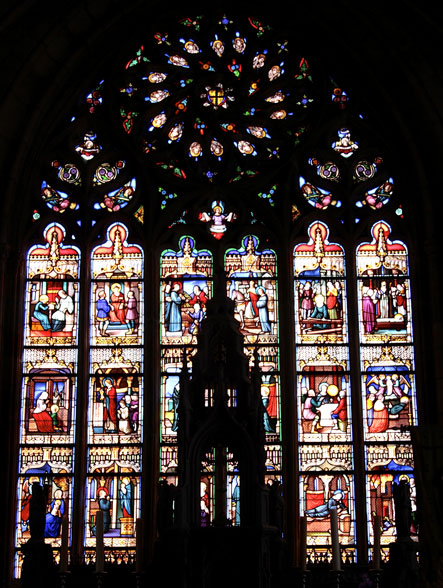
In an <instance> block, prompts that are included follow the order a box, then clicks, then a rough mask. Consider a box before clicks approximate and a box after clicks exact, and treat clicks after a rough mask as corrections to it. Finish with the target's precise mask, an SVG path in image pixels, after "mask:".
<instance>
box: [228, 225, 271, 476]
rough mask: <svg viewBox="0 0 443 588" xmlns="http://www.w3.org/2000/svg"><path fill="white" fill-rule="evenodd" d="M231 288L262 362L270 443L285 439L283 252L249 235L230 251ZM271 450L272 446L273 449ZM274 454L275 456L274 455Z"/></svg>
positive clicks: (250, 353) (251, 352) (252, 355)
mask: <svg viewBox="0 0 443 588" xmlns="http://www.w3.org/2000/svg"><path fill="white" fill-rule="evenodd" d="M225 272H226V289H227V295H228V297H229V298H230V299H231V300H233V301H234V317H235V319H236V320H237V321H238V323H239V330H240V333H241V334H242V335H243V340H244V352H245V354H246V355H247V357H248V358H249V365H250V366H251V367H252V366H253V365H255V362H256V361H258V366H259V368H260V371H261V374H262V375H261V396H262V402H263V406H264V409H265V412H264V428H265V440H266V447H268V443H271V444H276V443H277V444H279V443H280V441H281V416H280V375H279V370H280V365H279V353H280V350H279V339H278V303H277V300H278V299H277V257H276V254H275V251H273V250H272V249H270V248H267V247H262V246H261V244H260V241H259V239H258V238H257V237H256V236H255V235H246V236H245V237H244V238H243V239H242V242H241V247H239V248H238V249H233V248H232V249H228V250H227V251H226V253H225ZM273 447H274V448H273V450H272V451H271V450H270V449H269V453H268V456H267V460H266V477H267V479H268V478H269V479H271V478H272V476H273V475H278V474H279V472H280V467H281V456H280V455H278V456H277V455H276V453H278V451H277V449H276V446H273ZM267 451H268V449H267ZM271 455H272V457H270V456H271Z"/></svg>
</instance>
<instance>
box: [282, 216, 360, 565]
mask: <svg viewBox="0 0 443 588" xmlns="http://www.w3.org/2000/svg"><path fill="white" fill-rule="evenodd" d="M308 237H309V240H308V241H307V242H306V243H300V244H298V245H296V247H295V248H294V278H295V281H294V302H295V309H294V310H295V336H296V341H297V343H298V345H297V347H296V370H297V414H298V441H299V465H300V472H301V475H300V488H301V497H302V500H301V504H302V506H301V511H300V514H301V515H302V516H306V521H307V542H308V555H309V557H310V558H311V560H312V561H317V560H318V558H322V559H323V560H325V559H326V560H329V559H330V558H331V549H330V546H331V532H330V511H331V509H333V508H337V510H338V522H339V537H340V543H341V546H342V557H348V556H349V557H351V559H353V558H354V551H355V512H354V498H353V496H354V472H353V470H354V457H353V447H352V412H351V381H350V380H351V378H350V364H349V349H348V345H347V336H348V335H347V333H348V326H347V304H346V275H345V255H344V250H343V248H342V247H341V245H338V244H337V243H331V242H330V241H329V229H328V227H327V226H326V225H325V224H324V223H322V222H320V221H315V222H313V223H312V224H311V225H310V226H309V227H308Z"/></svg>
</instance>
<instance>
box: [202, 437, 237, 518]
mask: <svg viewBox="0 0 443 588" xmlns="http://www.w3.org/2000/svg"><path fill="white" fill-rule="evenodd" d="M240 497H241V495H240V471H239V466H238V461H237V460H236V459H235V457H234V455H233V453H232V452H230V451H229V448H226V447H222V446H217V447H213V448H212V449H211V451H208V452H207V453H206V454H205V455H204V458H203V459H202V462H201V470H200V521H199V522H200V526H201V527H208V526H213V525H215V526H226V525H229V526H233V527H239V526H240V523H241V509H240Z"/></svg>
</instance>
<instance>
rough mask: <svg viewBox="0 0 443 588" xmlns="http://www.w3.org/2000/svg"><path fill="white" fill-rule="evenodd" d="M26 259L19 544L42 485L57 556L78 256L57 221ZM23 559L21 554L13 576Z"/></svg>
mask: <svg viewBox="0 0 443 588" xmlns="http://www.w3.org/2000/svg"><path fill="white" fill-rule="evenodd" d="M43 236H44V238H45V241H46V242H45V243H44V244H38V245H34V246H32V247H31V248H30V249H29V250H28V253H27V261H26V296H25V312H24V350H23V362H22V372H23V378H22V390H21V413H20V414H21V416H20V438H19V441H20V457H19V479H18V509H17V526H16V534H15V541H16V547H17V548H18V549H20V547H21V546H22V545H23V544H24V543H26V541H28V540H29V538H30V530H29V507H30V500H31V495H32V484H33V483H34V482H35V483H39V484H40V485H42V486H44V488H45V492H46V497H47V498H46V500H47V512H46V515H45V530H44V534H45V539H46V542H47V543H49V544H50V545H51V546H52V547H54V548H55V558H56V559H57V558H58V557H59V548H60V546H61V520H62V517H63V515H65V516H66V517H67V518H68V521H69V523H68V524H69V527H70V525H71V511H72V475H73V471H74V441H75V428H74V427H75V402H76V385H77V336H78V295H79V286H78V279H79V269H80V253H79V250H78V249H77V247H75V246H73V245H65V243H64V240H65V236H66V233H65V229H64V228H63V227H62V226H61V225H59V224H56V223H53V224H51V225H48V226H47V227H46V229H45V230H44V232H43ZM21 565H22V555H21V554H20V552H17V556H16V562H15V573H16V576H19V575H20V570H21Z"/></svg>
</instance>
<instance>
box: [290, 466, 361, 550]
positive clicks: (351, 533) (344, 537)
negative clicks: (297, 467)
mask: <svg viewBox="0 0 443 588" xmlns="http://www.w3.org/2000/svg"><path fill="white" fill-rule="evenodd" d="M300 496H301V502H300V514H301V516H305V517H306V519H307V544H308V554H312V553H315V552H317V553H321V551H322V550H323V551H327V552H329V551H330V549H331V532H330V528H331V521H330V511H331V509H333V508H336V509H337V514H338V532H339V540H340V545H341V546H342V548H344V550H346V547H347V546H352V545H354V544H355V507H354V478H353V476H352V475H349V474H348V473H340V474H334V473H332V472H324V473H319V474H310V473H307V474H304V475H302V476H301V478H300ZM331 555H332V554H331ZM311 559H313V560H315V557H311Z"/></svg>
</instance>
